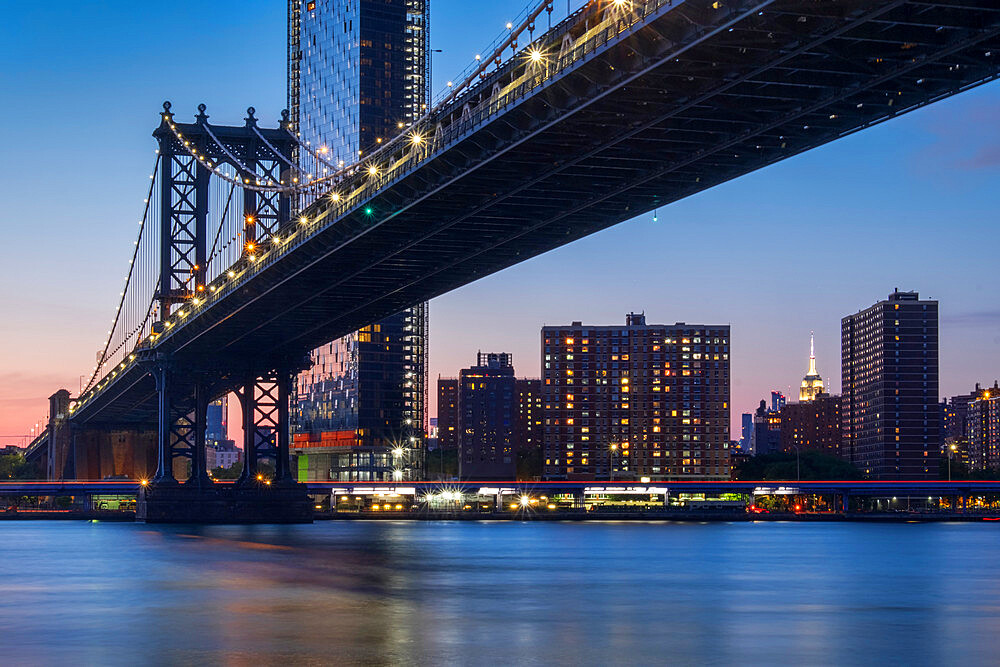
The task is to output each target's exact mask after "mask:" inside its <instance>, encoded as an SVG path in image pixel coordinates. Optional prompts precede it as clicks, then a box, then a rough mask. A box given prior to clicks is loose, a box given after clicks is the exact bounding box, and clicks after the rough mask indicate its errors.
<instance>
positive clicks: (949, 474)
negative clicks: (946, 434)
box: [948, 443, 958, 509]
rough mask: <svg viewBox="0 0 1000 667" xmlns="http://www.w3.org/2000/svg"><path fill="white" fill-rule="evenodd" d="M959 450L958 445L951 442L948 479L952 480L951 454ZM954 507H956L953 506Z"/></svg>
mask: <svg viewBox="0 0 1000 667" xmlns="http://www.w3.org/2000/svg"><path fill="white" fill-rule="evenodd" d="M957 451H958V445H956V444H955V443H951V445H950V446H949V447H948V481H949V482H950V481H951V455H952V454H954V453H955V452H957ZM953 509H954V508H953Z"/></svg>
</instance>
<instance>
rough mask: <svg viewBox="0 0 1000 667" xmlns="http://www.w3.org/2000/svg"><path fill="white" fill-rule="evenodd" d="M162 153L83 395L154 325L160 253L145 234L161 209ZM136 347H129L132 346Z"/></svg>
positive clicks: (152, 237)
mask: <svg viewBox="0 0 1000 667" xmlns="http://www.w3.org/2000/svg"><path fill="white" fill-rule="evenodd" d="M161 160H162V158H161V156H160V154H159V152H157V154H156V159H155V160H154V162H153V170H152V173H151V174H150V176H149V189H148V190H147V191H146V198H145V199H144V200H143V211H142V219H141V220H140V221H139V233H138V238H137V239H136V241H135V243H134V244H133V247H132V257H131V258H130V259H129V263H128V273H127V274H126V276H125V285H124V287H123V288H122V291H121V293H120V298H119V299H118V306H117V308H116V309H115V315H114V318H113V319H112V321H111V328H110V329H109V330H108V335H107V338H106V339H105V340H104V344H103V346H102V348H101V351H100V352H99V353H98V355H97V363H96V365H95V366H94V371H93V373H92V374H91V377H90V380H88V382H87V384H86V386H85V387H84V389H83V392H86V391H88V390H89V389H90V388H91V387H92V386H93V385H94V383H95V382H97V380H98V378H99V377H100V376H101V374H102V372H104V371H105V370H107V369H110V368H112V367H113V366H115V365H117V364H118V363H120V362H121V361H123V360H124V357H125V356H127V355H128V354H129V353H131V352H132V349H133V348H134V347H135V343H138V342H139V341H140V340H142V338H144V332H147V331H146V330H148V329H149V325H151V317H152V311H153V305H154V304H153V302H154V295H155V292H156V285H158V284H159V281H158V280H156V282H155V283H154V282H153V280H154V279H153V275H154V273H153V269H154V267H155V262H154V261H153V260H154V259H155V258H156V257H157V254H156V253H155V252H154V251H155V250H156V248H153V247H152V246H153V245H156V246H158V245H159V243H158V238H157V234H156V233H155V231H154V232H151V233H148V234H147V233H146V230H147V229H148V228H149V227H151V226H152V225H149V224H148V223H149V220H150V212H151V211H155V210H157V208H158V203H159V199H160V195H159V192H158V188H157V187H156V185H157V182H158V181H157V174H158V173H159V166H160V163H161ZM133 341H134V343H133V344H131V345H130V343H132V342H133Z"/></svg>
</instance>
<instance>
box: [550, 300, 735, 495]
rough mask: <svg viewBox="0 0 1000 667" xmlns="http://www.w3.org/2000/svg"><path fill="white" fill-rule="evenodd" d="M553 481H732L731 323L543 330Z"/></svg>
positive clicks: (630, 321) (631, 323)
mask: <svg viewBox="0 0 1000 667" xmlns="http://www.w3.org/2000/svg"><path fill="white" fill-rule="evenodd" d="M541 342H542V398H543V405H544V421H545V425H544V429H545V430H544V434H543V447H544V461H543V464H544V465H543V475H544V477H545V478H546V479H552V480H558V479H568V480H574V479H607V478H609V477H613V478H614V479H615V480H619V479H621V480H625V479H635V480H641V479H642V478H645V477H648V478H650V479H657V480H666V479H720V480H721V479H729V476H730V456H729V455H730V451H729V327H728V326H722V325H704V324H684V323H678V324H672V325H664V324H646V318H645V316H644V315H642V314H638V313H630V314H629V315H627V316H626V320H625V325H624V326H588V325H584V324H583V323H581V322H573V323H572V324H569V325H562V326H546V327H543V328H542V332H541Z"/></svg>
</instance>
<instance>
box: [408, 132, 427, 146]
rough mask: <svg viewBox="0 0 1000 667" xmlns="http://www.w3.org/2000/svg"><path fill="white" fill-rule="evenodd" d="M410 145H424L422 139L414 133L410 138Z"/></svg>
mask: <svg viewBox="0 0 1000 667" xmlns="http://www.w3.org/2000/svg"><path fill="white" fill-rule="evenodd" d="M410 143H411V144H413V145H414V146H419V145H420V144H422V143H424V138H423V137H422V136H420V135H419V134H416V133H414V134H413V136H411V137H410Z"/></svg>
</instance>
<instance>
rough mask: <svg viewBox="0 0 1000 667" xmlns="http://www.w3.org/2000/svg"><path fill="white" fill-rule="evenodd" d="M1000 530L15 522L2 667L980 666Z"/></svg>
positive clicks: (3, 591)
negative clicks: (145, 666) (224, 666)
mask: <svg viewBox="0 0 1000 667" xmlns="http://www.w3.org/2000/svg"><path fill="white" fill-rule="evenodd" d="M998 531H1000V526H996V525H983V524H927V525H924V524H893V525H866V524H802V523H750V524H746V523H739V524H702V525H699V524H668V523H596V522H595V523H570V522H567V523H549V522H544V523H543V522H539V523H513V522H497V523H485V522H483V523H479V522H456V523H446V522H441V523H436V522H388V521H385V522H325V523H317V524H315V525H312V526H266V527H262V526H248V527H237V526H232V527H207V528H206V527H171V528H163V527H151V526H142V525H134V524H113V523H76V522H7V523H2V524H0V558H2V561H0V562H2V563H3V568H4V574H3V576H2V577H0V644H2V647H0V660H2V661H3V663H4V664H12V663H19V664H39V663H60V664H66V663H73V664H109V663H113V664H137V663H150V662H151V663H161V664H162V663H204V662H225V663H230V664H233V663H235V664H268V663H278V662H283V663H310V664H330V663H338V664H400V663H419V664H454V663H463V664H483V665H491V664H515V663H516V664H544V665H548V664H601V665H604V664H634V663H641V664H666V663H670V664H692V665H694V664H697V665H702V664H736V663H741V664H760V663H766V662H772V663H777V664H793V663H795V664H809V665H815V664H871V663H874V662H881V663H892V664H944V663H948V664H971V663H976V664H985V663H989V662H995V661H996V660H997V659H998V656H1000V583H998V582H1000V549H998V545H1000V532H998Z"/></svg>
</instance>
